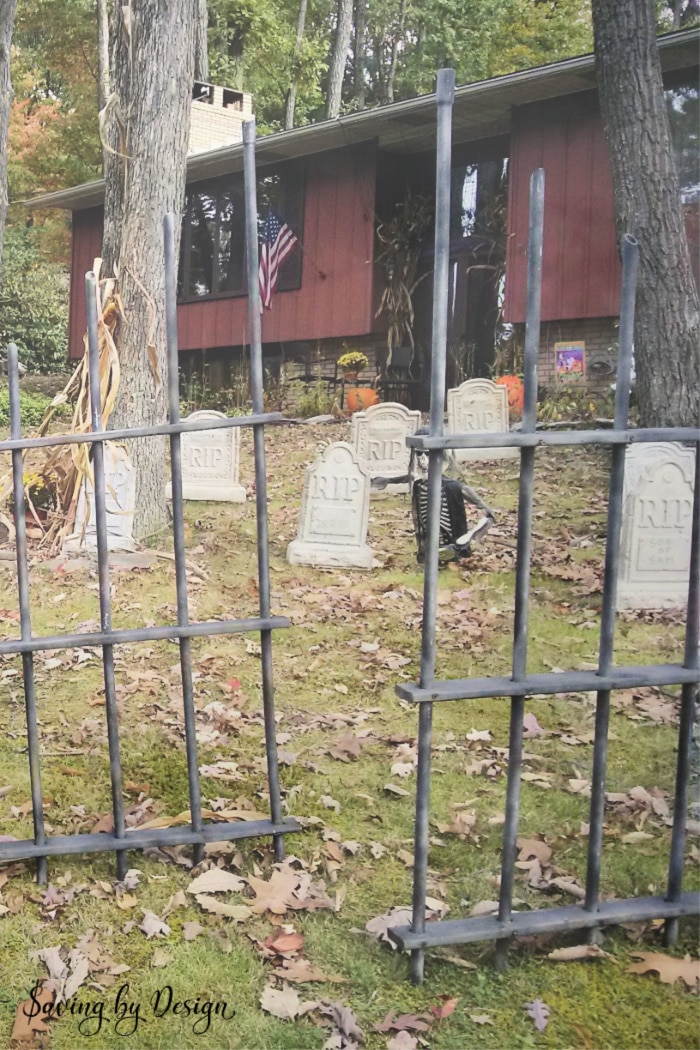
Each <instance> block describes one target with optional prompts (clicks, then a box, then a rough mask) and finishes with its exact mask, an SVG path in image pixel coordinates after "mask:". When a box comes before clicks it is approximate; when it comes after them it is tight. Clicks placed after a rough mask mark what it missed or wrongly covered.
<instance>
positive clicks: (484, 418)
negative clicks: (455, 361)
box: [447, 379, 520, 463]
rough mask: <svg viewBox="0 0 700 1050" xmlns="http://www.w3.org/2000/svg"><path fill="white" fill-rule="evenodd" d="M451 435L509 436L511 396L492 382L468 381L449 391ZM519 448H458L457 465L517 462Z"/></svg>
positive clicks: (481, 380) (455, 453)
mask: <svg viewBox="0 0 700 1050" xmlns="http://www.w3.org/2000/svg"><path fill="white" fill-rule="evenodd" d="M447 429H448V431H449V433H450V434H507V433H508V431H509V429H510V428H509V423H508V392H507V391H506V388H505V387H504V386H500V385H499V384H498V383H493V382H492V381H491V380H490V379H467V380H466V382H464V383H462V384H461V386H458V387H453V388H452V389H451V390H448V391H447ZM519 455H520V450H519V449H517V448H456V449H455V450H454V456H455V459H456V460H457V462H458V463H465V462H468V461H471V462H473V461H474V460H481V459H516V458H517V457H518V456H519Z"/></svg>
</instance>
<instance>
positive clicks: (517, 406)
mask: <svg viewBox="0 0 700 1050" xmlns="http://www.w3.org/2000/svg"><path fill="white" fill-rule="evenodd" d="M496 383H497V384H498V386H504V387H505V388H506V391H507V393H508V408H509V409H510V411H511V412H522V410H523V401H524V396H525V391H524V389H523V381H522V379H521V378H520V376H499V377H498V379H497V380H496Z"/></svg>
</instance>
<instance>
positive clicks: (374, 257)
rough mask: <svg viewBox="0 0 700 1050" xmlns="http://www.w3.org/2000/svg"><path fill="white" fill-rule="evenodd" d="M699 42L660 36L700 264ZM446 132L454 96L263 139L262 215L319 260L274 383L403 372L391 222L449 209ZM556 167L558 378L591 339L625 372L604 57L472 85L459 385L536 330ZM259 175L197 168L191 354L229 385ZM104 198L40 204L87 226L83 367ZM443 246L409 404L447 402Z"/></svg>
mask: <svg viewBox="0 0 700 1050" xmlns="http://www.w3.org/2000/svg"><path fill="white" fill-rule="evenodd" d="M699 39H700V33H698V31H697V30H691V31H684V32H681V33H674V34H670V35H668V36H665V37H663V38H661V39H660V40H659V51H660V55H661V62H662V67H663V70H664V78H665V85H666V95H667V100H668V105H669V115H670V117H671V125H672V132H673V138H674V147H675V149H676V153H677V158H678V163H679V171H680V175H681V184H682V192H683V202H684V206H685V208H686V213H687V220H688V221H687V225H688V230H689V234H690V236H691V239H692V241H693V243H694V245H695V248H696V250H695V251H694V252H693V254H694V256H695V258H697V255H698V252H697V247H698V203H699V201H700V174H699V171H698V164H699V162H698V40H699ZM224 94H226V92H224ZM228 94H229V95H231V96H232V97H233V95H234V94H235V93H231V92H228ZM236 104H238V103H236ZM435 133H436V111H435V98H434V95H427V96H422V97H420V98H416V99H412V100H410V101H406V102H399V103H395V104H393V105H390V106H384V107H382V108H379V109H374V110H367V111H363V112H359V113H353V114H350V115H348V116H341V117H339V118H338V119H336V120H332V121H325V122H322V123H319V124H313V125H309V126H306V127H302V128H298V129H295V130H292V131H284V132H279V133H276V134H272V135H268V136H265V137H262V138H261V139H259V141H258V145H257V167H258V177H259V186H258V199H259V208H260V211H261V214H263V215H264V214H265V209H266V208H267V207H274V208H275V209H276V210H277V211H278V212H279V213H280V214H281V215H282V216H283V217H284V219H285V221H286V222H287V223H288V224H289V225H290V226H291V227H292V228H293V229H294V231H295V233H296V234H297V236H298V237H299V242H300V247H301V250H299V251H297V252H295V253H293V254H292V255H291V256H289V258H288V260H287V261H286V262H285V264H284V266H283V269H282V272H281V277H280V285H279V290H278V292H277V293H276V294H275V296H274V298H273V302H272V309H271V310H270V311H267V312H266V313H265V315H264V317H263V323H262V332H263V343H264V350H265V356H266V360H267V361H268V363H269V365H270V367H271V368H272V369H275V368H278V367H279V366H280V365H281V364H282V363H285V364H287V365H288V364H289V363H290V362H292V363H294V364H295V366H296V369H297V372H301V373H303V372H306V373H308V374H311V375H313V373H314V369H315V368H316V366H317V363H318V362H319V361H320V362H321V367H322V368H323V370H324V373H325V372H326V371H327V369H326V367H325V364H328V365H330V367H331V369H332V367H333V366H334V363H335V360H336V358H337V356H338V355H339V354H340V353H341V352H342V347H343V345H344V344H347V345H350V346H351V347H352V348H357V349H363V350H365V352H367V353H368V354H369V355H370V357H371V360H372V362H373V364H374V365H375V368H376V369H377V370H378V371H379V373H380V374H384V366H385V362H386V357H387V339H386V330H387V323H388V322H387V317H386V314H385V313H382V312H379V313H378V308H379V307H380V304H381V298H382V293H383V290H384V288H385V273H384V269H383V267H382V252H383V251H385V243H384V242H383V241H382V240H381V238H380V237H378V235H377V230H378V223H379V224H381V223H386V222H387V221H389V220H391V219H392V217H395V216H396V214H397V206H398V207H400V206H401V204H402V203H403V202H405V201H406V199H407V195H408V199H409V201H413V202H414V203H415V202H416V201H417V200H418V201H423V199H424V198H426V199H428V200H430V199H431V198H432V197H433V196H434V186H433V179H434V143H435ZM540 166H541V167H543V168H544V169H545V179H546V191H545V193H546V203H545V229H544V255H543V301H542V322H543V324H542V342H541V362H540V363H541V370H540V376H541V381H542V382H543V383H548V382H553V381H554V380H555V344H557V343H565V344H566V343H570V342H572V341H583V342H584V343H585V360H586V378H587V379H588V381H589V382H596V381H598V382H600V381H603V380H604V381H606V382H607V381H608V380H609V376H610V375H611V373H612V371H613V368H614V359H615V350H614V346H615V340H616V320H617V310H618V297H619V276H620V274H619V264H618V256H617V248H616V243H615V231H614V222H613V198H612V184H611V175H610V168H609V163H608V154H607V146H606V142H605V138H604V134H603V129H602V124H601V120H600V115H599V110H598V102H597V92H596V87H595V74H594V65H593V57H592V56H590V55H586V56H583V57H580V58H574V59H570V60H567V61H563V62H557V63H554V64H552V65H548V66H542V67H540V68H537V69H528V70H524V71H522V72H519V73H513V74H509V75H507V76H502V77H497V78H495V79H492V80H487V81H482V82H479V83H475V84H468V85H465V86H464V87H458V88H457V91H456V96H455V104H454V112H453V180H452V221H451V281H450V294H451V302H450V314H449V316H450V332H449V354H448V358H449V362H450V363H449V370H450V371H449V375H448V381H449V382H450V383H454V382H459V381H461V379H462V378H466V377H467V376H469V375H477V376H478V375H488V374H489V372H490V370H491V369H492V367H493V364H494V356H495V355H497V354H498V353H499V352H500V348H501V347H502V346H503V344H504V342H507V340H508V339H509V340H510V342H511V345H512V342H513V340H517V339H518V337H519V335H520V333H521V329H520V328H519V326H522V324H523V322H524V320H525V276H526V258H525V254H526V244H527V227H528V219H527V215H528V192H529V191H528V187H529V179H530V174H531V172H532V170H533V169H534V168H536V167H540ZM242 168H243V147H242V145H240V144H234V145H227V146H223V147H219V148H216V149H212V150H207V151H204V152H199V153H197V154H195V155H193V156H191V157H190V158H189V161H188V183H187V202H186V207H185V215H184V220H183V233H182V252H181V261H180V285H179V300H180V305H179V309H178V319H179V332H180V347H181V351H182V357H183V364H184V365H185V366H186V367H190V368H191V367H195V366H198V365H200V364H201V363H202V362H203V361H204V362H206V363H208V365H209V368H210V380H211V381H212V382H213V383H224V382H225V381H226V377H227V374H229V373H230V369H231V367H232V366H235V364H236V362H239V361H240V359H241V349H242V347H243V346H244V345H245V343H246V341H247V330H248V329H247V297H246V288H245V265H244V244H243V230H244V225H243V197H242V192H243V191H242V185H243V184H242V178H243V176H242ZM103 196H104V183H103V182H94V183H89V184H86V185H83V186H78V187H75V188H72V189H68V190H61V191H59V192H56V193H51V194H47V195H44V196H43V197H39V198H36V199H35V200H34V201H33V202H32V207H62V208H69V209H71V211H72V213H73V242H72V268H71V290H70V354H71V356H72V357H75V356H78V355H80V354H81V353H82V335H83V331H84V326H85V320H84V285H83V275H84V273H85V271H86V270H88V269H90V268H91V266H92V262H93V258H94V257H95V256H97V255H99V254H100V251H101V235H102V201H103ZM384 229H386V227H384ZM379 232H380V233H381V232H382V229H381V228H380V231H379ZM423 232H424V235H423V238H422V241H421V243H420V245H418V246H417V247H416V256H417V258H416V267H417V269H416V274H415V276H416V279H418V278H421V277H422V278H423V279H421V280H420V281H419V283H418V284H417V286H416V288H415V292H414V306H415V322H414V324H413V327H412V335H413V340H414V344H415V349H414V350H413V351H409V352H407V353H406V354H404V355H403V358H404V359H403V361H402V364H403V365H404V372H403V376H402V378H403V379H404V380H407V381H406V382H403V383H401V384H399V385H398V386H396V387H395V388H393V389H391V390H390V391H389V393H390V396H392V397H393V398H397V397H398V398H402V397H403V398H404V399H408V400H410V401H412V402H413V403H414V404H416V405H418V406H419V407H425V405H426V401H427V393H428V392H427V376H428V375H429V368H428V367H427V365H428V358H429V353H430V316H431V307H430V300H431V279H430V274H431V270H432V262H431V252H432V231H431V229H430V228H429V226H428V227H426V228H425V229H424V231H423ZM399 357H401V355H395V363H396V359H398V358H399ZM409 361H410V371H408V370H407V369H408V367H409ZM324 363H325V364H324Z"/></svg>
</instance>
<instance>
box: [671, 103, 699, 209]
mask: <svg viewBox="0 0 700 1050" xmlns="http://www.w3.org/2000/svg"><path fill="white" fill-rule="evenodd" d="M664 95H665V96H666V108H667V110H668V119H669V124H670V126H671V141H672V143H673V149H674V152H675V154H676V167H677V169H678V178H679V181H680V184H681V198H682V200H683V204H691V203H693V202H697V201H698V200H700V154H699V153H698V127H699V126H700V104H699V102H698V88H697V85H696V84H692V85H691V84H682V85H679V86H678V87H672V88H667V89H666V91H665V92H664Z"/></svg>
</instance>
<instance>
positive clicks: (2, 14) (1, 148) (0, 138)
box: [0, 0, 17, 292]
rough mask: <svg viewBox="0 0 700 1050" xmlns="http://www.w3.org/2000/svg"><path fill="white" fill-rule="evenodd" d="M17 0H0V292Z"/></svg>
mask: <svg viewBox="0 0 700 1050" xmlns="http://www.w3.org/2000/svg"><path fill="white" fill-rule="evenodd" d="M16 7H17V0H0V292H1V291H2V246H3V239H4V233H5V217H6V216H7V132H8V128H9V126H10V110H11V108H12V83H11V81H10V44H11V42H12V28H13V26H14V21H15V8H16Z"/></svg>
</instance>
